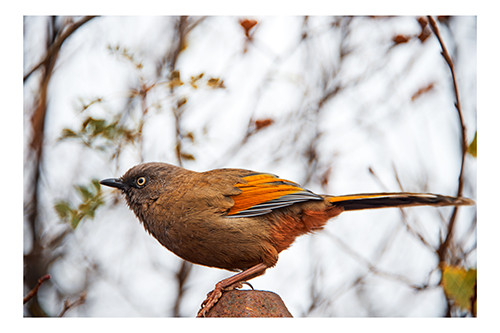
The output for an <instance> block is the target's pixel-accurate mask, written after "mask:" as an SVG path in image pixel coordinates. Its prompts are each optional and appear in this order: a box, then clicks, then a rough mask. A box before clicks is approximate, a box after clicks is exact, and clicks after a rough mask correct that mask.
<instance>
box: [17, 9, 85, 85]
mask: <svg viewBox="0 0 500 333" xmlns="http://www.w3.org/2000/svg"><path fill="white" fill-rule="evenodd" d="M94 17H95V16H85V17H84V18H83V19H81V20H80V21H78V22H76V23H74V24H72V25H71V26H69V27H68V28H67V29H66V31H65V32H64V33H62V34H61V35H60V36H59V37H58V38H57V39H56V40H55V42H54V43H53V44H52V45H51V46H50V47H49V49H48V50H47V53H46V54H45V57H44V58H43V59H42V61H40V62H39V63H38V64H36V65H35V66H34V67H33V68H32V69H31V70H30V71H29V72H28V73H27V74H25V75H24V78H23V82H24V81H26V80H27V79H28V78H29V77H30V76H31V74H33V73H34V72H36V71H37V70H38V69H39V68H40V67H42V65H43V64H45V63H47V62H48V61H49V60H50V59H51V58H52V57H54V56H55V54H56V53H59V50H60V48H61V46H62V44H63V43H64V41H66V39H68V37H69V36H71V35H72V34H73V33H74V32H75V31H76V30H78V28H80V27H81V26H82V25H84V24H85V23H87V22H88V21H90V20H92V19H93V18H94Z"/></svg>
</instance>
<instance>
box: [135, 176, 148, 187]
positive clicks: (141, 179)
mask: <svg viewBox="0 0 500 333" xmlns="http://www.w3.org/2000/svg"><path fill="white" fill-rule="evenodd" d="M136 183H137V185H139V186H143V185H144V184H146V178H145V177H139V178H137V180H136Z"/></svg>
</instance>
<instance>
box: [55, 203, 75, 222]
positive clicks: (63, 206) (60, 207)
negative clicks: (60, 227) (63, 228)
mask: <svg viewBox="0 0 500 333" xmlns="http://www.w3.org/2000/svg"><path fill="white" fill-rule="evenodd" d="M54 209H55V210H56V212H57V215H59V218H61V219H64V218H66V217H67V216H69V215H70V213H71V210H72V208H71V206H70V205H69V203H68V202H66V201H58V202H57V203H56V204H55V205H54Z"/></svg>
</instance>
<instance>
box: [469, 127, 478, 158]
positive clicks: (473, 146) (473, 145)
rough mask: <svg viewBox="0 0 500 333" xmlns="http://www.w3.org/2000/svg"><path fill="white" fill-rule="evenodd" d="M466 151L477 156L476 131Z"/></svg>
mask: <svg viewBox="0 0 500 333" xmlns="http://www.w3.org/2000/svg"><path fill="white" fill-rule="evenodd" d="M467 152H468V153H469V154H471V155H472V156H474V157H477V131H476V133H475V134H474V139H472V142H471V143H470V145H469V147H468V148H467Z"/></svg>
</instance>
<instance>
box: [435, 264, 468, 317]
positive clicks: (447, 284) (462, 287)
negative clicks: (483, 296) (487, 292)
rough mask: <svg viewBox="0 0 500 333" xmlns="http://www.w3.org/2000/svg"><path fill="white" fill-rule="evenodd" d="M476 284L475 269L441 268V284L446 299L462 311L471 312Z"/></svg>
mask: <svg viewBox="0 0 500 333" xmlns="http://www.w3.org/2000/svg"><path fill="white" fill-rule="evenodd" d="M476 283H477V270H476V269H473V268H471V269H468V270H466V269H465V268H464V267H459V266H448V265H446V266H445V267H444V268H443V279H442V282H441V284H442V286H443V290H444V292H445V294H446V297H448V298H449V299H452V300H453V301H454V304H455V305H456V306H458V307H460V308H461V309H463V310H466V311H469V312H471V311H472V306H473V304H474V303H473V297H474V294H475V292H474V287H475V285H476ZM474 306H475V304H474Z"/></svg>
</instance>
